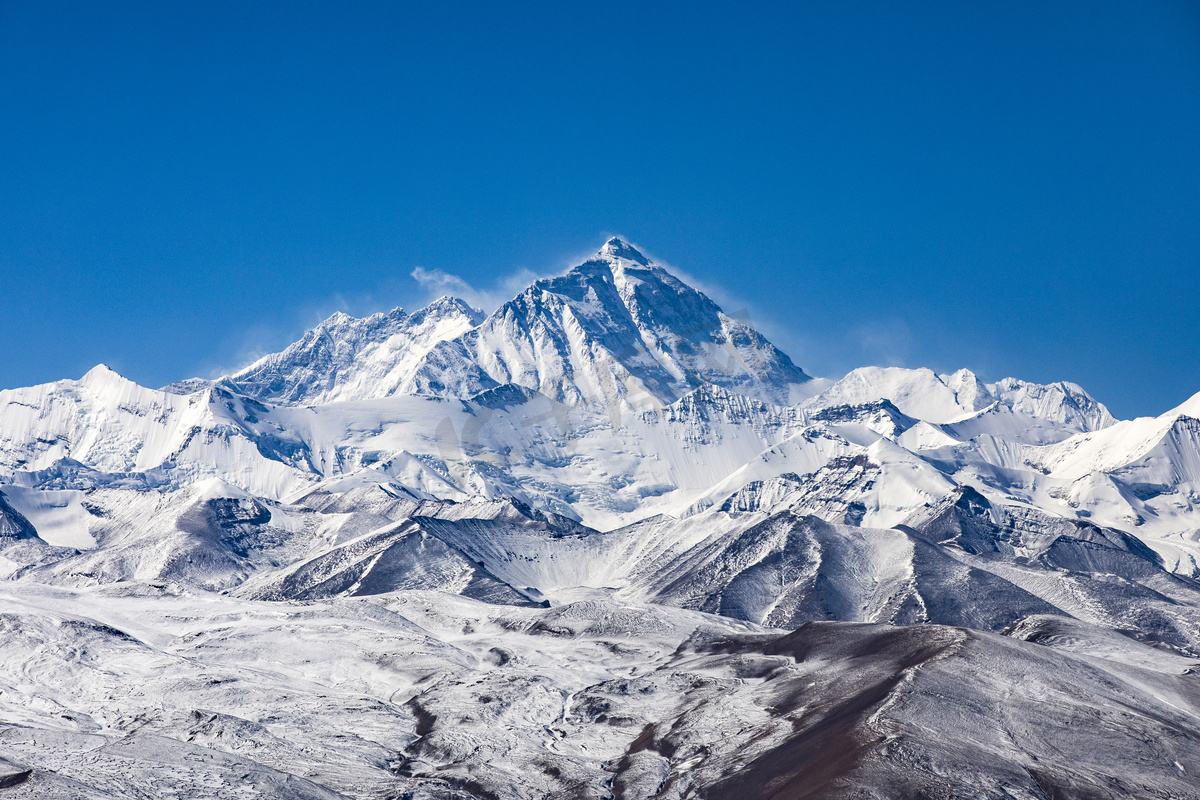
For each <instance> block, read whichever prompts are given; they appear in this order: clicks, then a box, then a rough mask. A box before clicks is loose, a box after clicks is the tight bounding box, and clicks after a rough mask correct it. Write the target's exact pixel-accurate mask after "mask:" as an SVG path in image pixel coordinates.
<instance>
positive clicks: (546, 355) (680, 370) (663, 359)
mask: <svg viewBox="0 0 1200 800" xmlns="http://www.w3.org/2000/svg"><path fill="white" fill-rule="evenodd" d="M808 380H809V378H808V376H807V375H805V374H804V372H803V371H801V370H800V369H799V368H797V367H796V366H795V365H794V364H792V362H791V360H790V359H789V358H788V357H787V356H786V355H784V354H783V353H782V352H780V351H779V350H778V349H776V348H775V347H774V346H773V345H772V344H771V343H770V342H768V341H767V340H766V339H765V338H764V337H763V336H762V335H761V334H760V333H758V332H757V331H756V330H754V329H753V328H751V327H749V326H748V325H745V324H743V323H741V322H738V321H737V320H735V319H733V318H731V317H729V316H727V315H726V314H725V313H724V312H722V311H721V309H720V308H719V307H718V306H717V305H716V304H715V303H713V302H712V301H711V300H709V299H708V298H707V297H706V296H705V295H704V294H702V293H700V292H698V291H696V290H695V289H693V288H691V287H690V286H688V285H687V284H685V283H683V282H682V281H680V280H679V279H678V278H676V277H675V276H674V275H672V274H671V273H670V272H668V271H667V270H665V269H664V268H662V267H660V266H658V265H657V264H654V263H653V262H651V261H650V260H649V259H647V258H646V257H645V256H644V255H642V254H641V253H640V252H638V251H637V250H636V249H634V248H633V247H632V246H631V245H629V244H627V243H626V242H624V241H622V240H621V239H618V238H613V239H610V240H609V241H608V242H606V243H605V245H604V247H602V248H601V249H600V251H599V252H598V253H596V255H595V256H593V257H592V258H591V259H589V260H588V261H586V262H584V263H583V264H580V265H579V266H577V267H575V268H574V269H572V270H571V271H570V272H568V273H567V274H566V275H564V276H562V277H559V278H551V279H548V280H541V281H538V282H536V283H534V284H533V285H532V286H530V287H529V288H528V289H526V290H525V291H524V292H522V293H521V294H520V295H518V296H517V297H515V298H513V299H512V300H510V301H509V302H507V303H505V304H504V305H502V306H501V307H500V308H498V309H496V310H495V311H494V312H492V313H491V314H490V315H488V316H487V317H486V318H484V317H483V316H482V314H481V312H478V311H476V310H474V309H472V308H470V307H469V306H467V305H466V304H465V303H463V302H462V301H459V300H455V299H453V298H445V297H444V298H442V299H440V300H438V301H436V302H435V303H433V304H431V305H430V306H428V307H426V308H423V309H421V310H420V311H418V312H416V313H414V314H412V315H405V314H404V312H403V311H402V310H400V309H396V310H394V311H392V312H390V313H389V314H386V315H384V314H376V315H373V316H371V317H367V318H366V319H362V320H356V319H353V318H351V317H347V316H346V315H344V314H336V315H334V316H333V317H330V318H329V319H328V320H326V321H325V322H323V323H321V325H319V326H317V327H316V328H315V329H313V330H312V331H309V332H308V333H307V334H305V336H304V337H303V338H302V339H301V340H300V341H298V342H296V343H295V344H293V345H291V346H290V347H288V348H287V349H286V350H285V351H283V352H282V353H277V354H275V355H271V356H266V357H265V358H263V359H260V360H259V361H257V362H256V363H254V364H252V365H251V366H249V367H247V368H246V369H244V370H242V371H240V372H238V373H237V374H235V375H232V376H230V378H229V381H230V383H231V384H233V386H234V387H236V388H237V389H238V390H239V391H241V392H242V393H244V394H247V395H249V396H251V397H255V398H257V399H260V400H264V401H273V402H282V403H288V404H307V405H315V404H319V403H328V402H333V401H336V400H366V399H373V398H379V397H388V396H391V395H394V394H429V395H437V396H450V397H463V398H465V397H470V396H472V395H476V394H479V393H480V392H482V391H485V390H487V389H493V388H495V387H497V386H501V385H505V384H514V385H517V386H524V387H526V388H529V389H533V390H535V391H538V392H541V393H542V394H544V395H546V396H547V397H550V398H552V399H554V400H557V401H560V402H565V403H571V404H578V403H581V402H593V403H602V404H608V403H613V402H617V401H626V402H628V403H630V404H633V405H645V404H647V403H650V404H661V403H669V402H672V401H674V400H678V399H679V398H680V397H682V396H683V395H684V394H686V393H687V392H688V391H690V390H691V389H694V388H696V387H697V386H702V385H713V386H722V387H726V388H730V389H735V390H737V391H738V392H739V393H742V394H749V395H753V396H756V397H760V398H763V399H769V400H774V401H783V402H786V400H787V399H788V396H789V391H790V388H791V386H792V385H794V384H803V383H805V382H806V381H808ZM193 386H194V384H188V383H185V384H183V385H181V387H180V388H182V389H190V388H192V387H193Z"/></svg>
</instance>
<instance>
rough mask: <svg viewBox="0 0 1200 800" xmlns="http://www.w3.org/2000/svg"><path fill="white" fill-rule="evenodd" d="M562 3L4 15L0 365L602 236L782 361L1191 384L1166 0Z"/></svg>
mask: <svg viewBox="0 0 1200 800" xmlns="http://www.w3.org/2000/svg"><path fill="white" fill-rule="evenodd" d="M587 5H588V6H590V7H585V4H566V3H547V4H535V3H528V4H512V6H513V7H511V8H502V7H501V4H492V3H489V4H483V3H481V4H455V3H444V4H429V3H423V4H415V3H414V4H403V3H392V2H389V3H367V4H355V3H336V4H335V3H304V2H297V3H278V4H269V3H256V4H244V3H219V2H210V3H202V4H200V3H197V4H182V3H145V4H135V3H120V2H112V3H77V4H60V3H54V2H37V3H34V2H13V1H12V0H4V1H3V2H0V77H2V78H3V80H2V82H0V109H3V112H2V114H3V116H2V124H0V151H2V152H3V153H4V157H3V159H2V160H0V289H2V291H3V296H4V300H5V302H4V314H3V315H0V337H2V339H0V340H2V341H3V342H4V343H5V347H4V349H3V353H2V355H0V386H4V387H12V386H19V385H28V384H32V383H37V382H43V381H49V380H55V379H58V378H62V377H77V376H79V375H81V374H82V373H83V372H84V371H86V370H87V369H88V368H89V367H91V366H92V365H94V364H95V363H98V362H105V363H108V364H110V365H112V366H113V367H114V368H115V369H117V370H118V371H120V372H122V373H123V374H125V375H127V376H128V377H130V378H132V379H134V380H136V381H138V382H140V383H143V384H147V385H151V386H157V385H162V384H165V383H167V382H169V381H172V380H175V379H178V378H182V377H186V376H190V375H195V374H200V375H209V374H212V373H213V371H214V370H219V369H221V368H226V367H232V366H237V365H238V363H239V362H241V361H244V360H245V359H247V358H249V357H250V356H252V355H253V354H254V353H256V352H262V351H265V350H270V349H278V348H280V347H282V346H284V345H286V344H287V343H288V342H289V341H290V340H292V339H293V338H296V337H297V336H298V335H299V334H300V332H301V331H302V330H303V329H304V328H305V327H307V326H309V325H311V324H312V323H313V322H314V321H315V320H317V319H318V318H320V317H321V316H324V315H326V314H328V313H331V312H333V311H335V310H339V309H344V310H347V311H350V312H352V313H367V312H370V311H375V310H380V309H384V308H389V307H391V306H394V305H404V306H406V307H408V306H414V305H417V304H419V303H420V302H421V300H423V299H424V297H425V295H426V293H427V291H428V289H427V287H425V286H422V285H421V284H420V283H418V282H417V281H416V280H414V279H413V278H412V277H411V275H412V272H413V270H414V268H416V267H418V266H419V267H421V268H423V269H425V270H428V271H434V270H441V271H443V272H445V273H449V274H452V275H456V276H458V277H459V278H461V279H462V281H464V282H466V283H467V284H469V285H471V286H473V287H475V288H476V289H478V290H479V291H480V292H483V293H485V295H486V293H488V292H490V293H492V295H495V294H496V293H497V292H499V293H502V292H503V291H504V290H505V289H506V288H507V287H509V286H511V285H512V284H513V281H514V278H513V276H514V275H517V276H520V275H530V274H546V273H551V272H556V271H559V270H561V269H562V268H564V267H565V266H567V265H568V263H569V262H570V261H572V260H573V259H575V258H576V257H578V256H580V255H583V254H586V253H587V252H590V251H592V250H594V249H596V248H597V247H599V245H600V244H601V243H602V241H603V240H604V238H605V236H606V235H608V234H612V233H620V234H622V235H624V236H626V237H628V238H629V239H630V240H632V241H634V242H636V243H638V244H640V245H642V246H643V247H645V248H646V249H647V250H648V251H649V252H650V253H651V254H653V255H655V256H657V257H658V258H660V259H661V260H663V261H664V262H666V263H668V264H670V265H674V266H677V267H679V268H680V269H681V270H682V271H683V272H685V273H687V274H688V275H689V276H692V277H694V278H695V279H696V280H697V281H698V282H699V283H700V284H701V285H702V286H703V287H705V288H709V289H712V290H713V293H714V294H716V295H717V297H718V299H719V300H721V301H723V302H725V303H726V304H727V305H730V306H733V308H730V309H728V310H739V309H740V308H743V307H744V308H746V309H748V311H749V314H750V316H751V318H752V319H753V320H754V321H755V322H756V323H757V324H759V325H760V327H762V328H763V329H764V330H765V331H766V332H767V333H768V335H769V336H771V337H772V338H773V339H774V340H776V341H777V343H778V344H780V345H781V346H782V347H783V348H784V349H785V350H787V351H788V352H789V353H790V354H791V355H792V356H793V358H794V359H795V360H796V362H797V363H798V364H799V365H800V366H802V367H803V368H804V369H805V370H806V371H808V372H810V373H811V374H817V375H828V376H835V375H837V374H839V373H841V372H844V371H846V370H848V369H850V368H852V367H855V366H861V365H865V364H896V365H904V366H930V367H933V368H935V369H937V370H939V371H949V370H953V369H956V368H958V367H960V366H967V367H970V368H972V369H974V370H976V371H977V372H979V373H980V374H981V375H982V376H984V377H985V378H988V379H996V378H1000V377H1004V376H1006V375H1014V376H1017V377H1021V378H1025V379H1028V380H1037V381H1050V380H1058V379H1064V380H1073V381H1076V382H1078V383H1080V384H1082V385H1083V386H1084V387H1085V388H1087V389H1088V390H1089V391H1091V392H1092V393H1093V394H1094V395H1096V396H1097V397H1098V398H1099V399H1101V400H1102V401H1104V402H1106V403H1108V404H1109V405H1110V406H1111V407H1112V409H1113V411H1114V412H1115V413H1116V414H1117V415H1118V416H1126V417H1127V416H1134V415H1140V414H1150V413H1159V412H1162V411H1164V410H1166V409H1167V408H1170V407H1172V406H1174V405H1176V404H1178V403H1180V402H1182V401H1183V400H1184V399H1186V398H1187V397H1188V396H1190V395H1191V394H1193V393H1195V392H1197V391H1200V357H1198V354H1200V314H1198V313H1197V302H1198V301H1200V288H1198V286H1200V6H1198V5H1197V4H1195V3H1193V2H1185V1H1180V2H1155V1H1154V0H1140V1H1139V2H1125V3H1105V2H1079V3H1072V2H1056V3H1021V2H1005V3H970V2H968V3H963V2H947V3H892V4H885V3H861V4H856V3H838V4H831V3H788V4H778V5H771V4H761V5H759V6H758V7H757V8H755V9H753V10H737V11H735V10H732V6H731V5H729V4H722V5H717V4H713V5H706V4H696V3H680V4H669V3H661V4H660V3H645V2H641V3H631V4H612V5H605V6H601V5H599V4H587ZM430 6H436V8H430ZM833 6H836V8H833Z"/></svg>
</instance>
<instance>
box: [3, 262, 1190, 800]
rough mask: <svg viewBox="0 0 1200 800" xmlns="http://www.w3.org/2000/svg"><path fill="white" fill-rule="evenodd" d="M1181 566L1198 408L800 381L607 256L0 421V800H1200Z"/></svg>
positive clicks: (727, 321)
mask: <svg viewBox="0 0 1200 800" xmlns="http://www.w3.org/2000/svg"><path fill="white" fill-rule="evenodd" d="M1198 577H1200V395H1197V396H1196V397H1194V398H1192V399H1190V400H1188V401H1187V402H1185V403H1184V404H1182V405H1181V406H1179V407H1178V408H1176V409H1174V410H1172V411H1171V412H1168V413H1167V414H1164V415H1161V416H1159V417H1154V418H1143V419H1137V420H1131V421H1117V420H1114V419H1113V418H1112V416H1111V415H1110V414H1109V412H1108V411H1107V409H1105V407H1104V406H1103V405H1102V404H1101V403H1099V402H1098V401H1097V400H1095V399H1093V398H1092V397H1091V396H1090V395H1088V394H1087V392H1086V391H1084V390H1083V389H1082V388H1080V387H1078V386H1076V385H1074V384H1071V383H1066V382H1057V383H1052V384H1046V385H1041V384H1033V383H1028V382H1025V381H1021V380H1017V379H1014V378H1005V379H1002V380H999V381H995V382H984V381H983V380H981V379H980V378H979V377H977V376H976V375H975V374H974V373H972V372H970V371H969V370H965V369H963V370H959V371H958V372H955V373H952V374H943V375H939V374H936V373H935V372H933V371H931V370H927V369H899V368H877V367H867V368H863V369H858V370H854V371H853V372H851V373H850V374H848V375H846V376H844V377H843V378H841V379H839V380H822V379H812V378H810V377H809V376H808V375H806V374H805V373H804V372H803V371H802V370H801V369H800V368H798V367H797V366H795V365H794V364H793V363H792V362H791V360H790V359H789V358H788V357H787V356H786V355H785V354H783V353H782V352H780V351H779V350H778V349H777V348H776V347H775V346H774V345H772V344H771V343H770V342H769V341H767V339H766V338H765V337H763V336H762V335H761V334H760V333H758V332H757V331H755V330H754V329H753V328H751V327H750V326H749V325H747V324H745V323H743V322H740V321H738V320H735V319H733V318H731V317H730V316H728V315H726V314H725V313H724V312H723V311H722V310H721V309H720V308H719V307H718V306H717V305H716V304H715V303H713V302H712V301H711V300H710V299H709V298H708V297H706V296H705V295H704V294H702V293H701V292H699V291H696V290H695V289H693V288H691V287H689V286H688V285H687V284H686V283H684V282H683V281H681V280H680V279H679V278H678V277H676V276H675V275H673V274H671V272H669V271H668V270H666V269H664V268H663V267H661V266H659V265H657V264H655V263H653V262H652V261H651V260H650V259H648V258H646V257H645V256H644V255H643V254H642V253H640V252H638V251H637V250H636V249H635V248H633V247H632V246H631V245H629V244H628V243H626V242H624V241H622V240H620V239H612V240H609V241H608V242H607V243H605V245H604V246H603V248H602V249H601V250H600V251H599V252H598V253H597V254H596V255H595V256H594V257H592V258H591V259H589V260H587V261H586V262H585V263H583V264H581V265H578V266H576V267H574V268H572V269H570V270H568V271H567V272H566V273H565V274H563V275H562V276H560V277H556V278H550V279H546V280H541V281H537V282H536V283H534V284H533V285H531V286H529V287H528V288H527V289H525V290H524V291H522V292H521V293H519V294H518V295H517V296H516V297H514V298H513V299H512V300H510V301H509V302H507V303H505V304H503V305H501V306H500V307H499V308H497V309H496V310H495V311H493V312H491V313H490V314H484V313H482V312H480V311H477V310H475V309H472V308H471V307H469V306H468V305H466V304H465V303H463V302H462V301H459V300H456V299H454V298H441V299H439V300H437V301H436V302H434V303H432V304H431V305H429V306H427V307H426V308H424V309H421V310H419V311H416V312H414V313H412V314H408V313H405V312H404V311H402V310H400V309H396V310H394V311H391V312H388V313H386V314H383V313H381V314H375V315H372V316H370V317H367V318H365V319H353V318H351V317H348V316H346V315H335V316H333V317H331V318H330V319H328V320H325V321H324V322H322V323H321V324H320V325H318V326H317V327H316V328H314V329H313V330H312V331H309V332H308V333H306V334H305V335H304V336H303V337H302V338H301V339H300V341H298V342H296V343H295V344H293V345H291V346H290V347H288V348H286V349H285V350H284V351H283V352H281V353H277V354H274V355H270V356H267V357H265V358H263V359H260V360H258V361H257V362H255V363H254V364H252V365H250V366H248V367H246V368H245V369H243V370H240V371H238V372H237V373H235V374H233V375H229V376H226V377H223V378H220V379H218V380H214V381H209V380H197V379H192V380H187V381H181V382H179V383H176V384H172V385H171V386H168V387H166V388H165V389H162V390H154V389H148V388H145V387H141V386H138V385H137V384H135V383H133V382H131V381H129V380H126V379H125V378H123V377H121V376H120V375H117V374H116V373H115V372H113V371H112V370H110V369H108V368H107V367H104V366H99V367H96V368H95V369H93V370H91V371H90V372H88V373H87V374H86V375H84V376H83V377H82V378H81V379H79V380H62V381H58V382H55V383H50V384H45V385H42V386H35V387H28V388H22V389H11V390H6V391H3V392H0V581H2V582H0V625H3V626H5V627H4V628H3V630H4V631H5V635H6V643H7V644H8V646H7V647H6V649H5V653H6V655H5V657H4V658H3V659H0V723H3V725H4V726H7V727H0V789H4V791H10V790H11V791H12V792H15V794H13V796H36V797H58V796H61V797H108V796H125V795H133V794H137V793H139V792H141V793H143V794H145V793H153V792H155V791H158V789H160V788H162V787H170V790H171V791H174V792H175V793H176V794H179V795H181V796H183V795H187V796H197V795H198V794H204V793H205V792H206V791H208V789H206V788H205V787H211V786H220V785H226V784H229V783H230V782H234V781H238V780H240V781H243V782H245V785H247V786H253V787H255V791H257V792H259V794H263V795H266V796H278V797H346V796H350V797H366V796H372V797H373V796H407V797H413V798H417V797H422V798H466V797H476V798H478V797H497V798H506V799H507V798H527V797H551V796H553V797H558V796H572V797H596V798H602V797H617V796H621V797H680V798H682V797H685V796H686V797H728V796H732V795H734V794H736V795H738V796H760V795H761V794H762V793H761V791H759V789H761V787H763V786H770V787H774V788H772V789H771V791H775V792H776V794H779V795H780V796H782V795H786V794H787V792H789V791H791V790H792V789H791V788H788V787H792V788H795V787H798V786H804V787H807V788H806V789H805V791H807V792H809V794H808V795H806V796H813V797H842V796H847V792H848V791H849V789H848V788H847V787H854V788H855V790H856V791H859V790H861V791H860V794H861V795H862V796H864V797H885V796H906V795H911V794H912V793H913V791H916V789H915V788H914V787H925V788H928V787H931V786H942V787H950V786H953V787H958V789H956V791H958V793H959V794H964V793H965V794H966V795H969V796H978V797H1014V796H1015V797H1031V798H1032V797H1042V796H1047V795H1049V796H1059V795H1061V796H1116V795H1117V794H1125V795H1129V794H1132V795H1135V796H1137V795H1144V796H1169V797H1200V793H1198V792H1196V791H1195V789H1194V787H1193V786H1192V785H1191V783H1190V782H1189V780H1190V779H1189V778H1188V777H1187V776H1188V775H1190V774H1194V773H1195V772H1196V771H1200V762H1198V761H1197V760H1196V759H1197V755H1198V754H1200V685H1198V684H1197V677H1196V676H1197V674H1200V670H1198V667H1200V633H1198V632H1200V583H1198V582H1197V578H1198ZM946 626H952V627H946ZM787 631H791V632H790V633H789V632H787ZM110 663H111V664H116V665H118V667H115V668H110V667H109V666H108V664H110ZM22 664H37V665H38V668H37V669H35V670H32V669H27V668H25V667H23V666H21V665H22ZM964 682H969V687H968V686H967V684H965V683H964ZM64 687H68V688H64ZM72 687H73V688H72ZM931 697H936V698H939V699H938V701H937V702H936V703H933V704H930V702H929V698H931ZM1129 697H1136V698H1137V702H1136V708H1134V707H1131V706H1130V705H1129V701H1128V698H1129ZM1034 708H1039V709H1042V711H1043V713H1040V714H1033V713H1031V711H1030V710H1031V709H1034ZM997 709H999V711H997ZM1046 709H1051V710H1052V713H1051V712H1047V711H1046ZM1131 709H1132V710H1131ZM1135 711H1136V713H1134V712H1135ZM997 715H999V716H997ZM1055 715H1059V716H1058V717H1056V716H1055ZM1089 715H1090V716H1089ZM1060 718H1061V719H1064V720H1067V721H1068V722H1070V724H1072V725H1073V724H1075V723H1074V722H1071V721H1075V722H1078V721H1079V720H1082V719H1084V718H1087V719H1089V720H1094V719H1101V720H1103V721H1104V724H1103V725H1100V726H1099V727H1097V728H1096V730H1097V731H1099V733H1097V734H1096V736H1095V737H1093V738H1087V737H1082V736H1081V735H1079V734H1076V733H1073V732H1072V730H1067V729H1065V728H1062V727H1060V724H1059V723H1058V722H1056V720H1057V719H1060ZM996 719H1002V720H1003V731H1002V732H1001V733H997V730H998V729H997V728H996V724H997V723H996ZM1067 724H1068V723H1067V722H1064V723H1062V725H1067ZM1093 727H1095V726H1093ZM931 731H937V732H938V734H937V735H936V736H935V735H933V734H931V733H930V732H931ZM830 742H833V743H834V744H835V745H836V748H835V749H836V750H837V753H842V754H845V753H849V754H850V755H847V756H845V757H844V758H843V756H841V755H839V756H838V758H836V759H835V758H832V756H830V755H829V753H827V751H826V750H825V749H824V748H827V747H831V746H833V745H830V744H829V743H830ZM948 742H950V743H949V744H948ZM1045 742H1051V743H1052V745H1051V744H1046V745H1044V746H1043V744H1040V743H1045ZM1068 752H1069V754H1070V756H1069V757H1070V759H1071V760H1070V763H1066V762H1064V761H1063V759H1064V758H1065V756H1064V755H1063V754H1064V753H1068ZM89 753H104V754H105V755H104V758H103V759H101V761H103V764H101V763H100V762H98V761H97V760H96V759H93V758H92V757H90V756H88V755H87V754H89ZM822 754H825V755H822ZM1129 754H1133V755H1129ZM181 765H188V766H186V769H185V768H183V766H181ZM97 776H99V777H97ZM237 776H241V777H237ZM4 787H9V788H4ZM152 787H157V788H152ZM755 787H759V789H756V788H755ZM814 787H815V788H814ZM962 787H969V788H968V789H963V788H962ZM910 790H912V791H910ZM756 791H758V792H759V793H758V794H755V792H756ZM797 791H799V790H797ZM946 791H947V792H950V793H953V792H951V790H950V789H947V790H946ZM1106 793H1107V794H1106ZM1114 793H1116V794H1114Z"/></svg>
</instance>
